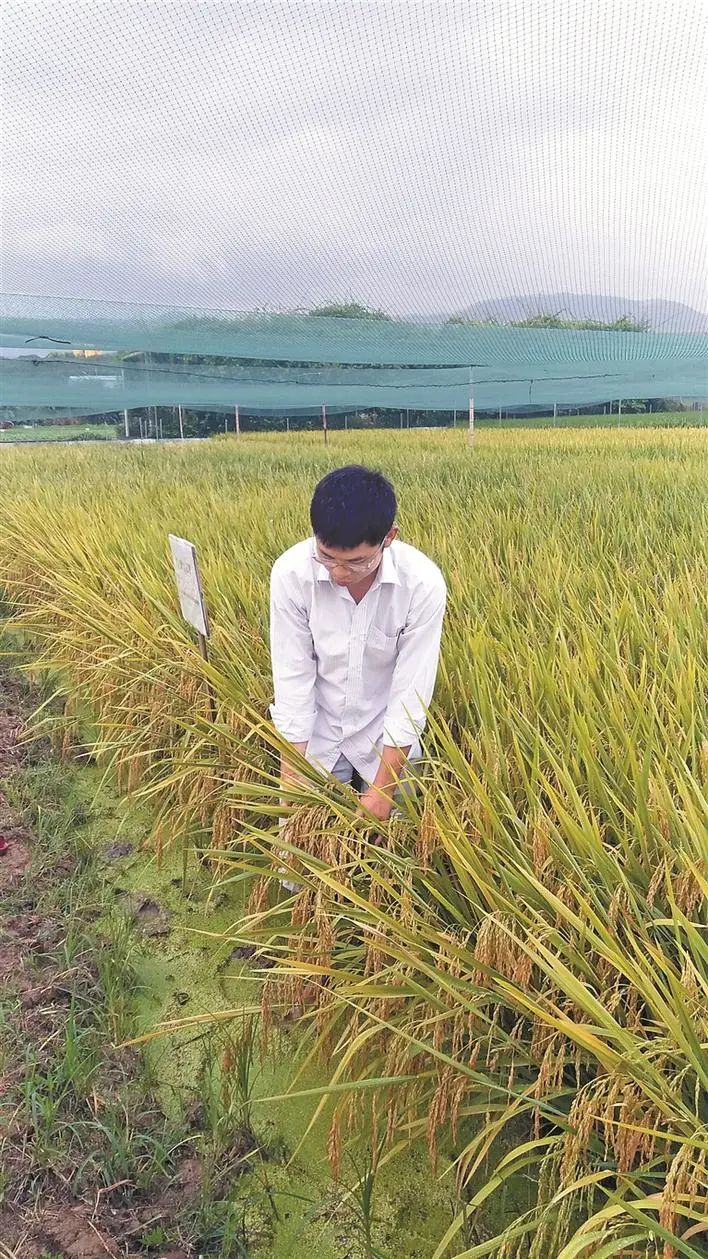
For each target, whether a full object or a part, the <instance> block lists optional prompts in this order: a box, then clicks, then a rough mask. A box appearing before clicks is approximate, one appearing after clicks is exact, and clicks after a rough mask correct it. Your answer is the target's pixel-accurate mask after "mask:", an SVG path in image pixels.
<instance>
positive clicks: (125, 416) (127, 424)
mask: <svg viewBox="0 0 708 1259" xmlns="http://www.w3.org/2000/svg"><path fill="white" fill-rule="evenodd" d="M123 424H124V426H125V435H126V437H130V421H129V420H128V412H127V410H126V411H124V412H123Z"/></svg>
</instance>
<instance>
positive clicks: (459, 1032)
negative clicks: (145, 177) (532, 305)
mask: <svg viewBox="0 0 708 1259" xmlns="http://www.w3.org/2000/svg"><path fill="white" fill-rule="evenodd" d="M706 453H707V446H706V438H705V434H704V433H703V432H701V431H698V430H685V431H680V430H677V429H665V430H661V429H646V428H642V429H636V430H633V431H632V432H631V433H630V432H622V431H617V430H610V429H609V428H608V429H606V430H603V431H592V430H583V429H578V430H564V431H562V432H561V431H557V432H552V431H549V430H544V431H533V430H531V431H528V432H513V433H512V432H504V431H501V432H499V433H496V432H493V431H490V430H489V429H487V430H480V433H479V436H478V439H477V444H476V447H475V449H474V451H473V452H469V451H468V450H467V449H466V448H465V446H464V444H463V439H462V435H461V434H455V433H451V432H420V433H411V434H410V435H407V436H406V441H405V442H401V441H400V439H399V437H398V436H397V435H395V434H381V433H375V434H363V433H357V434H351V433H350V434H348V435H346V436H345V435H344V434H333V435H332V436H331V440H330V446H329V448H328V450H327V451H324V450H323V449H322V447H321V446H320V443H319V440H318V438H317V437H316V436H314V435H313V436H312V437H308V436H298V437H297V438H291V440H290V441H284V440H283V439H282V437H274V438H267V437H266V438H263V437H257V438H256V437H254V438H250V437H245V436H244V437H243V438H242V439H241V441H240V443H239V442H237V441H236V439H233V440H231V441H228V440H225V441H223V442H221V443H219V444H218V445H214V446H211V445H205V446H204V447H191V448H190V449H189V450H173V449H170V450H162V451H157V450H144V449H143V450H130V451H124V450H115V449H106V450H105V451H103V450H91V451H80V450H75V451H72V452H71V454H70V456H69V457H68V458H67V456H66V454H65V453H64V452H62V454H61V456H58V455H57V456H55V455H54V454H53V452H47V451H42V452H29V451H22V452H20V451H16V452H11V454H10V459H11V461H12V481H11V491H10V495H9V497H8V499H7V501H6V503H5V504H4V505H3V508H2V513H3V532H2V534H0V582H1V583H2V584H4V586H5V589H6V591H7V596H8V598H9V600H10V604H11V611H12V613H13V623H14V626H15V629H16V631H19V632H21V633H22V634H23V635H24V643H25V647H26V648H28V647H31V649H32V650H33V652H34V653H35V656H36V658H37V659H38V660H39V661H40V663H41V667H42V668H43V669H44V670H45V671H46V672H48V673H50V674H51V673H53V674H54V676H55V678H56V684H57V687H58V689H59V690H60V692H61V693H62V695H63V696H64V698H65V700H66V703H67V712H66V717H65V719H64V720H65V722H66V721H68V722H69V723H71V722H72V721H78V720H79V718H80V717H81V718H82V719H85V718H86V716H87V715H88V716H90V717H91V719H92V720H93V722H94V728H93V736H94V739H95V745H96V751H97V753H98V755H99V757H100V759H101V761H102V764H104V765H105V766H106V767H107V768H108V767H110V769H111V771H112V772H115V773H116V774H117V779H118V782H119V783H120V785H121V787H122V788H123V789H125V790H128V791H130V792H132V793H133V794H134V795H137V796H140V797H141V798H142V799H144V800H147V801H149V802H150V804H151V807H152V808H153V810H154V832H153V842H154V844H155V848H156V851H158V852H160V851H166V850H167V848H168V847H170V848H171V849H172V851H173V852H174V851H177V852H179V850H180V848H182V847H184V851H185V858H186V860H187V862H188V863H189V860H190V859H191V858H190V850H191V848H192V847H193V846H202V847H207V848H209V847H213V848H214V850H216V851H218V852H219V853H220V854H221V856H220V861H221V874H222V877H223V878H224V880H226V887H227V888H229V887H232V886H236V887H240V886H242V885H244V886H246V887H247V888H250V903H249V912H248V915H247V917H246V919H245V920H244V921H242V922H241V923H240V924H239V926H238V936H239V937H240V939H241V940H242V942H243V943H244V944H248V945H250V947H255V948H256V949H257V950H259V949H260V950H262V951H263V953H264V955H267V956H268V957H269V958H270V959H271V960H272V961H275V963H276V965H275V967H274V968H272V969H271V970H270V971H269V982H268V984H267V985H266V988H265V997H264V1003H263V1012H264V1015H265V1017H266V1018H267V1017H268V1012H269V1010H271V1009H272V1010H273V1011H274V1012H275V1013H276V1014H277V1012H278V1010H279V1009H282V1008H283V1007H285V1006H287V1005H288V1004H292V1003H293V1001H300V1000H301V999H302V998H303V997H305V996H307V997H309V998H310V999H311V1001H312V1004H310V1005H307V1006H306V1008H307V1013H306V1015H305V1017H304V1025H305V1027H304V1031H305V1035H306V1041H305V1043H306V1044H309V1045H310V1047H311V1052H312V1055H313V1056H319V1058H320V1060H321V1061H324V1062H327V1063H328V1064H330V1069H331V1078H330V1080H329V1084H328V1092H329V1096H330V1100H329V1102H328V1103H327V1104H328V1105H329V1106H330V1108H331V1105H332V1102H333V1101H334V1102H335V1103H336V1110H335V1115H334V1119H333V1123H332V1128H331V1131H330V1140H329V1146H330V1154H331V1157H332V1159H333V1162H334V1163H335V1164H336V1163H337V1162H338V1161H340V1160H341V1159H342V1157H343V1156H346V1147H347V1144H348V1142H347V1138H348V1137H350V1136H351V1134H353V1133H356V1132H360V1133H361V1134H362V1136H361V1139H362V1140H364V1141H368V1142H369V1145H370V1146H371V1148H375V1149H377V1148H378V1143H379V1139H381V1140H383V1146H384V1149H383V1152H382V1155H381V1160H382V1162H383V1161H385V1160H388V1159H390V1158H392V1157H393V1154H394V1153H395V1151H396V1150H397V1149H398V1147H400V1146H401V1145H404V1144H406V1143H407V1142H409V1141H412V1140H420V1139H421V1138H422V1139H424V1140H427V1142H428V1146H429V1152H430V1157H431V1161H432V1163H433V1165H435V1163H436V1161H438V1164H439V1167H440V1168H441V1170H444V1169H445V1168H446V1167H448V1166H450V1165H452V1166H454V1168H455V1169H456V1176H455V1177H454V1180H455V1189H454V1196H455V1198H456V1200H457V1202H458V1204H459V1209H458V1211H457V1215H456V1219H455V1222H454V1223H453V1225H452V1226H451V1227H450V1229H449V1230H448V1231H447V1233H446V1234H445V1235H444V1236H441V1237H440V1241H439V1245H438V1247H437V1249H436V1250H435V1259H442V1257H443V1255H445V1256H447V1255H454V1254H464V1255H466V1256H469V1257H470V1259H471V1256H473V1255H478V1254H479V1255H482V1254H497V1255H499V1256H507V1257H508V1256H511V1255H518V1256H523V1257H524V1259H537V1257H538V1256H540V1255H542V1254H543V1255H548V1254H553V1255H557V1256H561V1255H562V1256H563V1259H571V1256H584V1257H586V1256H588V1255H589V1254H592V1253H595V1252H596V1251H597V1253H603V1254H608V1255H609V1254H611V1253H620V1252H621V1253H627V1254H637V1255H640V1254H641V1255H652V1254H654V1253H662V1254H663V1255H664V1256H666V1257H667V1259H668V1256H670V1255H673V1254H682V1255H683V1254H688V1255H689V1256H690V1255H698V1254H700V1253H701V1251H700V1249H697V1247H700V1245H701V1243H702V1239H703V1233H702V1229H703V1224H702V1217H701V1212H700V1200H701V1196H702V1194H703V1192H704V1189H705V1181H706V1156H707V1150H708V1135H707V1130H706V1123H707V1121H708V1116H707V1115H706V1114H705V1110H704V1102H703V1098H704V1096H705V1086H706V1083H708V1080H707V1079H706V1068H705V1046H706V1041H708V1029H707V1028H706V1026H705V1017H704V1015H705V1008H706V994H708V977H707V966H706V950H705V942H704V929H705V925H706V918H705V901H706V898H705V891H706V860H707V857H708V853H707V851H706V829H705V818H706V816H707V814H708V809H707V805H706V794H705V790H706V772H707V766H706V756H707V752H708V744H707V743H706V738H707V735H708V731H707V728H706V726H707V723H706V689H705V683H706V678H707V677H708V668H707V666H708V661H707V660H706V636H705V624H706V613H707V612H708V607H707V606H706V588H707V584H706V581H705V578H706V571H707V557H706V546H705V540H706V537H708V530H707V529H706V528H705V527H704V526H705V524H706V514H707V508H708V502H707V495H706V485H707V484H708V480H707V478H706V475H705V472H706ZM350 460H361V461H365V462H371V463H374V464H375V465H378V466H382V467H384V468H385V469H386V470H387V471H389V473H390V474H391V475H392V477H393V479H394V481H395V483H396V485H397V488H398V490H399V496H400V499H401V525H402V528H403V534H404V537H405V538H406V539H407V540H410V541H413V542H414V543H416V544H418V545H421V546H422V548H423V549H424V550H426V551H427V552H428V553H430V554H432V555H433V556H434V557H435V558H436V559H437V560H438V562H439V563H440V565H441V567H442V568H443V571H444V572H445V575H446V577H447V579H448V584H449V589H450V604H449V614H448V620H447V626H446V633H445V642H444V649H443V658H442V665H441V673H440V680H439V686H438V690H437V696H436V703H435V707H434V711H433V713H432V714H431V721H430V734H429V741H428V761H427V765H426V775H425V782H424V784H423V789H422V791H421V794H420V796H419V798H418V799H417V801H415V802H414V803H411V805H410V808H409V810H408V813H407V815H406V816H405V817H404V818H403V819H402V820H401V821H399V822H398V823H396V824H395V826H392V827H391V832H390V835H389V841H390V842H389V846H388V848H387V849H384V850H381V849H378V848H373V847H372V846H370V845H369V844H368V842H367V839H366V835H365V834H364V833H363V832H362V829H361V824H360V823H357V822H356V821H355V819H354V816H353V812H354V810H353V805H354V801H353V800H352V799H351V798H350V797H349V796H348V795H347V793H346V792H340V793H339V794H338V795H336V796H331V795H330V793H329V792H323V790H322V788H321V786H319V785H318V784H317V783H316V782H315V781H314V780H313V781H311V783H310V784H309V786H308V787H307V788H306V789H303V790H302V791H300V792H299V793H293V798H292V801H291V806H290V812H291V814H292V817H291V823H290V828H289V831H288V834H287V837H286V838H287V840H288V842H289V844H290V853H291V864H292V865H293V869H294V870H296V871H297V873H298V875H299V877H300V879H301V881H302V884H303V888H302V891H301V892H300V893H298V894H297V895H296V896H295V897H294V898H293V899H292V901H291V903H290V904H289V905H286V906H283V905H282V903H281V902H278V903H275V900H274V891H273V885H274V882H275V879H276V873H277V869H276V867H277V864H278V862H279V861H280V860H281V859H280V858H278V857H275V858H274V853H273V850H274V847H276V846H278V845H279V843H280V840H279V837H278V835H277V830H276V827H275V820H276V816H277V813H278V811H279V808H278V804H277V793H276V784H275V778H274V767H275V755H276V752H277V739H276V738H275V737H274V736H273V733H272V731H271V730H270V729H269V727H268V725H267V723H266V720H265V717H266V713H267V705H268V700H269V692H270V683H269V672H268V654H267V643H266V633H267V625H266V620H267V618H266V597H267V573H268V568H269V564H270V563H271V562H272V560H273V559H274V558H275V556H276V555H277V554H278V553H279V552H280V551H281V550H282V549H284V547H285V546H287V545H288V544H289V543H290V542H292V541H295V540H296V539H297V538H298V537H300V536H302V534H303V533H304V532H305V529H306V526H305V523H304V522H305V520H306V512H307V501H308V497H309V493H310V490H311V486H312V484H313V482H314V480H315V479H316V478H317V476H318V475H321V474H322V472H323V471H325V470H326V469H327V468H328V467H329V466H332V465H334V464H336V463H341V462H345V461H350ZM109 486H110V494H109V493H108V489H107V487H109ZM167 532H176V533H180V534H182V535H183V536H186V537H189V538H191V539H192V540H193V541H195V542H196V543H197V546H198V550H199V554H200V561H201V566H202V574H203V580H204V585H205V590H206V595H207V601H208V605H209V609H210V612H211V616H212V620H213V626H214V628H213V634H212V639H211V643H210V663H209V664H204V662H202V660H201V658H200V657H199V655H198V653H197V651H196V648H195V646H194V644H193V642H192V641H191V638H190V633H189V631H188V630H187V629H186V627H185V626H184V625H183V624H182V622H181V621H180V618H179V615H178V612H177V609H176V603H175V598H174V593H173V588H172V576H171V572H170V565H169V559H168V553H167V547H166V533H167ZM207 683H209V684H210V685H211V687H212V688H213V690H214V693H215V696H216V703H217V720H216V723H212V722H211V720H210V718H209V700H208V693H207V687H206V684H207ZM60 734H61V732H60V731H59V737H60ZM229 880H230V881H231V882H229ZM256 964H257V958H256ZM323 979H326V982H323ZM190 1017H191V1016H190ZM308 1028H309V1029H310V1030H309V1032H308ZM300 1087H301V1085H300V1084H299V1082H298V1077H297V1076H296V1075H294V1076H293V1079H292V1081H291V1083H290V1089H289V1091H290V1093H291V1094H292V1093H293V1092H297V1091H298V1088H300ZM324 1091H325V1090H323V1088H322V1087H321V1086H315V1087H314V1088H311V1089H310V1092H311V1093H312V1094H313V1097H314V1101H313V1104H316V1103H317V1097H318V1096H319V1095H322V1106H323V1107H324V1105H325V1098H324ZM343 1144H344V1147H345V1148H344V1149H342V1145H343ZM451 1179H453V1178H452V1177H450V1176H449V1175H448V1180H451ZM520 1181H521V1182H524V1183H526V1184H527V1185H528V1186H529V1195H528V1202H527V1205H526V1206H524V1207H522V1206H521V1204H520V1202H519V1198H518V1195H517V1196H516V1197H515V1199H514V1201H515V1213H514V1215H513V1217H512V1218H511V1219H507V1220H499V1218H498V1217H497V1231H496V1232H495V1233H494V1234H493V1235H491V1236H490V1233H489V1230H488V1229H487V1228H486V1227H482V1229H481V1232H480V1231H477V1228H476V1225H477V1223H478V1222H481V1221H482V1220H483V1218H484V1212H485V1207H486V1205H488V1203H489V1202H490V1201H492V1200H493V1198H494V1196H495V1195H496V1196H498V1195H500V1194H501V1193H502V1191H503V1188H504V1186H505V1185H507V1184H509V1183H519V1182H520ZM460 1246H462V1247H463V1249H462V1250H460ZM593 1247H594V1248H595V1249H593ZM598 1247H604V1249H602V1250H601V1251H600V1250H599V1249H598ZM613 1247H614V1249H612V1248H613Z"/></svg>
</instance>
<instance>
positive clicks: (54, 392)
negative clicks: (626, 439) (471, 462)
mask: <svg viewBox="0 0 708 1259" xmlns="http://www.w3.org/2000/svg"><path fill="white" fill-rule="evenodd" d="M0 310H1V313H0V344H2V345H4V346H6V347H11V348H14V349H16V350H18V349H21V350H22V351H23V353H22V356H21V357H16V358H6V359H4V360H3V362H2V383H1V389H0V402H1V404H2V405H3V406H6V407H18V408H42V407H48V406H55V407H61V408H65V409H66V410H67V412H69V411H71V410H72V408H73V413H75V414H88V413H90V412H94V413H96V412H101V411H113V410H119V409H124V408H127V409H130V408H133V407H142V406H148V405H150V406H165V405H184V406H188V407H191V408H203V409H212V408H215V407H226V408H228V407H233V406H236V405H238V406H240V407H242V408H243V409H244V410H245V411H249V412H259V411H263V412H268V411H273V412H278V411H280V412H283V413H285V412H287V411H289V410H291V411H293V412H296V411H297V410H300V411H302V412H305V411H308V410H315V409H317V408H318V407H320V406H321V405H323V404H324V405H327V406H329V407H332V408H333V409H340V410H349V409H351V410H354V409H356V408H387V409H400V408H413V409H417V410H425V411H452V410H454V409H463V408H465V407H467V405H468V401H469V398H470V397H473V398H474V402H475V406H476V407H478V408H479V409H492V408H497V407H505V408H513V407H537V406H541V407H543V406H553V404H554V403H556V404H558V405H562V406H567V405H586V404H589V403H593V402H604V401H607V400H609V399H615V398H638V397H639V398H645V397H660V396H661V397H674V396H681V397H686V398H691V397H695V398H700V397H702V396H704V395H705V394H706V392H708V382H707V371H708V360H707V358H706V350H707V348H708V338H706V337H704V336H702V335H700V334H676V333H674V334H670V333H663V334H662V333H650V332H619V331H592V330H580V331H576V330H566V329H545V328H509V327H479V326H470V325H458V324H436V325H434V324H414V323H410V322H404V321H398V320H383V319H382V320H376V319H343V318H323V317H319V316H312V315H309V316H308V315H270V316H262V315H260V316H259V315H241V314H238V313H234V312H230V311H211V310H204V311H196V310H194V309H188V310H180V309H179V308H165V307H146V306H143V307H140V308H138V309H132V310H127V309H126V308H125V307H123V306H118V305H109V304H106V303H94V302H82V301H80V300H76V299H74V300H71V299H42V298H35V297H20V296H10V297H5V298H4V299H3V301H2V306H1V307H0ZM86 349H89V350H98V351H102V352H103V353H102V354H101V356H100V358H99V357H95V358H85V357H83V356H76V357H75V356H74V355H73V353H72V351H75V350H86ZM33 350H34V351H35V352H36V354H34V355H32V354H31V353H30V352H31V351H33ZM28 355H29V356H28ZM128 356H129V357H128ZM211 360H213V361H211Z"/></svg>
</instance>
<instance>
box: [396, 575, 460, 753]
mask: <svg viewBox="0 0 708 1259" xmlns="http://www.w3.org/2000/svg"><path fill="white" fill-rule="evenodd" d="M446 595H447V591H446V588H445V582H444V580H443V578H442V576H441V575H439V577H438V580H437V581H435V583H434V584H433V585H432V586H430V587H427V588H423V589H422V590H421V592H420V594H419V595H418V597H416V598H415V599H414V600H413V603H412V605H411V609H410V612H409V615H408V619H407V621H406V625H405V627H404V629H403V630H402V631H401V634H400V637H399V640H398V653H397V657H396V664H395V668H394V673H393V682H392V685H391V692H390V695H389V702H388V707H387V709H386V718H385V722H384V742H385V743H386V744H389V745H393V746H396V747H409V746H410V745H411V744H413V743H415V742H416V741H417V739H418V737H419V736H420V735H421V734H422V732H423V730H424V728H425V719H426V711H427V708H428V706H429V704H430V701H431V699H432V696H433V689H434V687H435V678H436V676H437V671H438V660H439V658H440V635H441V632H442V623H443V617H444V615H445V600H446Z"/></svg>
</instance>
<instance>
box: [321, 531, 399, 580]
mask: <svg viewBox="0 0 708 1259" xmlns="http://www.w3.org/2000/svg"><path fill="white" fill-rule="evenodd" d="M397 532H398V530H397V529H396V526H395V525H394V526H393V528H392V529H391V530H389V532H388V533H387V534H386V537H385V538H384V540H383V542H380V543H379V545H378V546H372V545H371V544H370V543H369V542H362V543H361V544H360V545H359V546H355V547H352V549H351V550H343V549H342V548H341V547H336V546H327V544H326V543H325V542H321V541H320V539H319V538H316V539H315V555H316V558H317V559H318V560H319V562H320V564H324V566H325V568H326V569H327V571H328V572H329V575H330V577H331V579H332V581H333V582H334V584H335V586H358V585H360V584H361V583H362V582H363V581H366V579H367V577H371V576H373V574H374V573H375V572H376V570H377V569H378V567H379V565H380V563H381V560H382V557H383V553H384V551H385V550H386V547H387V546H390V545H391V543H392V542H393V539H394V538H395V536H396V533H397Z"/></svg>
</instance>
